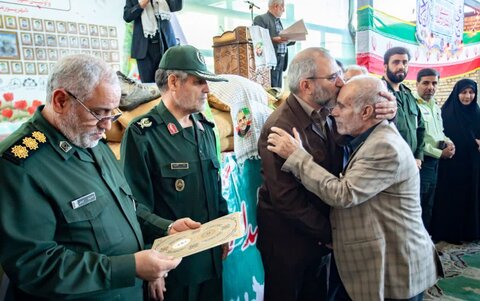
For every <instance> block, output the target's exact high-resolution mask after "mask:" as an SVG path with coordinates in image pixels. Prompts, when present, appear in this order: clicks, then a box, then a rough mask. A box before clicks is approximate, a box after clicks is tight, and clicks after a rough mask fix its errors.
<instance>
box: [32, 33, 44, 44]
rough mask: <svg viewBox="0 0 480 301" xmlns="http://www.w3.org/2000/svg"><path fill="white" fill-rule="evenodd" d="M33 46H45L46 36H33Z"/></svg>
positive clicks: (40, 34)
mask: <svg viewBox="0 0 480 301" xmlns="http://www.w3.org/2000/svg"><path fill="white" fill-rule="evenodd" d="M33 45H35V46H37V47H38V46H45V35H44V34H43V33H34V34H33Z"/></svg>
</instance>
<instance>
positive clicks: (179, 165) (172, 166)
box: [170, 162, 189, 170]
mask: <svg viewBox="0 0 480 301" xmlns="http://www.w3.org/2000/svg"><path fill="white" fill-rule="evenodd" d="M188 168H189V167H188V162H186V163H170V169H172V170H176V169H188Z"/></svg>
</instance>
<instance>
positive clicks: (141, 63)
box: [137, 40, 162, 83]
mask: <svg viewBox="0 0 480 301" xmlns="http://www.w3.org/2000/svg"><path fill="white" fill-rule="evenodd" d="M160 43H162V42H161V41H159V40H156V41H155V42H152V40H148V50H147V56H145V58H143V59H137V66H138V73H140V80H141V81H142V83H154V82H155V72H156V71H157V69H158V64H159V63H160V59H161V58H162V55H161V51H160V50H161V48H160Z"/></svg>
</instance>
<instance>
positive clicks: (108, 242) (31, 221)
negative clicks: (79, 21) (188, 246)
mask: <svg viewBox="0 0 480 301" xmlns="http://www.w3.org/2000/svg"><path fill="white" fill-rule="evenodd" d="M119 100H120V85H119V83H118V79H117V75H116V74H115V72H114V71H113V70H112V69H111V68H110V67H109V66H108V65H107V64H106V63H105V62H103V61H101V60H100V59H98V58H95V57H92V56H89V55H83V54H82V55H80V54H79V55H71V56H66V57H64V58H63V59H61V60H60V61H59V62H58V63H57V65H56V66H55V68H54V69H53V71H52V72H51V74H50V76H49V79H48V85H47V101H46V104H45V105H42V106H40V107H39V108H38V109H37V111H36V112H35V114H34V115H33V116H32V118H31V119H29V120H28V121H27V122H25V123H24V124H23V125H22V126H21V127H20V129H18V130H17V131H15V132H14V133H13V134H11V135H10V136H9V137H7V138H6V139H5V140H4V141H2V142H1V143H0V173H1V174H2V176H1V177H0V187H2V189H1V190H0V221H1V222H0V241H1V242H2V243H1V244H0V263H1V265H2V267H3V268H4V270H5V273H6V274H7V275H8V277H9V278H10V285H11V286H10V289H9V292H8V293H7V296H8V297H7V298H11V299H13V300H67V299H68V300H113V299H115V300H142V299H143V289H142V284H143V280H148V281H154V280H158V279H162V278H163V277H165V276H166V274H167V272H168V271H169V270H171V269H173V268H175V267H176V266H177V265H178V264H179V263H180V260H179V259H172V258H169V257H167V256H165V255H162V254H160V253H158V252H157V251H155V250H143V251H142V249H143V247H144V241H143V239H144V238H143V235H142V231H141V229H140V224H139V223H138V221H137V216H136V214H135V208H136V202H135V199H134V198H133V196H132V192H131V190H130V187H129V186H128V184H127V182H126V180H125V177H124V176H123V173H122V170H121V169H120V167H119V164H118V162H117V161H116V159H115V157H114V156H113V153H112V152H111V150H110V149H109V147H108V146H107V144H106V142H105V141H103V140H101V138H102V137H103V134H104V133H105V131H106V130H108V129H110V127H111V125H112V122H115V121H116V120H117V119H118V117H119V116H120V112H118V111H117V110H116V108H117V107H118V104H119ZM164 223H165V224H167V225H168V224H169V223H171V221H164ZM144 224H145V223H144ZM144 224H142V226H143V225H144ZM174 226H176V228H177V229H183V230H185V229H187V228H190V227H199V224H198V223H194V222H193V221H191V220H190V219H183V220H181V221H176V222H175V223H174ZM163 230H164V229H162V228H161V227H157V234H158V236H162V235H163V233H164V231H163Z"/></svg>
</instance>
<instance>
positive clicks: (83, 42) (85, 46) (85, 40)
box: [80, 37, 90, 49]
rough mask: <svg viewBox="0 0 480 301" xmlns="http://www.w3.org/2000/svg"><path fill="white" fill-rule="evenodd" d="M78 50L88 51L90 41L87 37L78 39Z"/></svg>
mask: <svg viewBox="0 0 480 301" xmlns="http://www.w3.org/2000/svg"><path fill="white" fill-rule="evenodd" d="M80 48H82V49H89V48H90V41H89V39H88V37H80Z"/></svg>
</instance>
